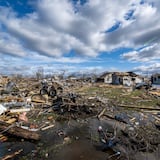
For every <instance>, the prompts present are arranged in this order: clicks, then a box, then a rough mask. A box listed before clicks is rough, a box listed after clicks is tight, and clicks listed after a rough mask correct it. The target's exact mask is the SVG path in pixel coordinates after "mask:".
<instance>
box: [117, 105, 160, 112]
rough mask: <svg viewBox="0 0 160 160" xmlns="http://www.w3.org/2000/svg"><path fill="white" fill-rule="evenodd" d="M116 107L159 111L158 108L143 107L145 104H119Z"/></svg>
mask: <svg viewBox="0 0 160 160" xmlns="http://www.w3.org/2000/svg"><path fill="white" fill-rule="evenodd" d="M118 107H126V108H134V109H144V110H155V111H160V108H154V107H145V106H132V105H125V104H119V105H118Z"/></svg>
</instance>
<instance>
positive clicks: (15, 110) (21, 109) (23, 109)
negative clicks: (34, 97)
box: [9, 108, 31, 113]
mask: <svg viewBox="0 0 160 160" xmlns="http://www.w3.org/2000/svg"><path fill="white" fill-rule="evenodd" d="M30 110H31V109H30V108H19V109H10V110H9V112H10V113H17V112H18V113H20V112H29V111H30Z"/></svg>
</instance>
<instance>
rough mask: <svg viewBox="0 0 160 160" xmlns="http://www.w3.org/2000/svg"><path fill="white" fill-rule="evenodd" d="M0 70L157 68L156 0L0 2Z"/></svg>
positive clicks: (159, 18)
mask: <svg viewBox="0 0 160 160" xmlns="http://www.w3.org/2000/svg"><path fill="white" fill-rule="evenodd" d="M0 60H1V63H0V73H3V74H11V73H18V74H19V73H22V74H30V73H34V72H35V71H36V69H37V68H39V67H42V68H44V70H45V72H46V73H54V72H55V71H57V70H63V69H64V70H66V71H68V72H76V71H80V72H90V71H92V72H93V71H94V72H99V71H136V72H139V73H146V74H148V73H156V72H160V0H0Z"/></svg>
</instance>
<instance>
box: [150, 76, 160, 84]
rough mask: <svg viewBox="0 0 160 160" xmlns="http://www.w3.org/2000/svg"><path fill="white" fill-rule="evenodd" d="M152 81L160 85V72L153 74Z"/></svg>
mask: <svg viewBox="0 0 160 160" xmlns="http://www.w3.org/2000/svg"><path fill="white" fill-rule="evenodd" d="M151 82H152V84H158V85H160V73H156V74H154V75H152V77H151Z"/></svg>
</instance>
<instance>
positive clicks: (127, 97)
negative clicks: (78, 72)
mask: <svg viewBox="0 0 160 160" xmlns="http://www.w3.org/2000/svg"><path fill="white" fill-rule="evenodd" d="M76 92H77V93H79V94H82V95H85V96H86V97H91V96H99V97H104V98H108V99H109V100H112V101H113V102H115V103H118V104H126V105H135V106H137V107H139V106H145V107H155V106H157V104H159V103H160V99H157V98H155V97H153V96H150V95H148V94H147V92H146V91H145V90H134V91H128V89H127V88H125V87H119V86H107V85H106V86H103V87H99V86H87V87H86V86H85V87H82V88H80V89H79V90H77V91H76Z"/></svg>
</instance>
